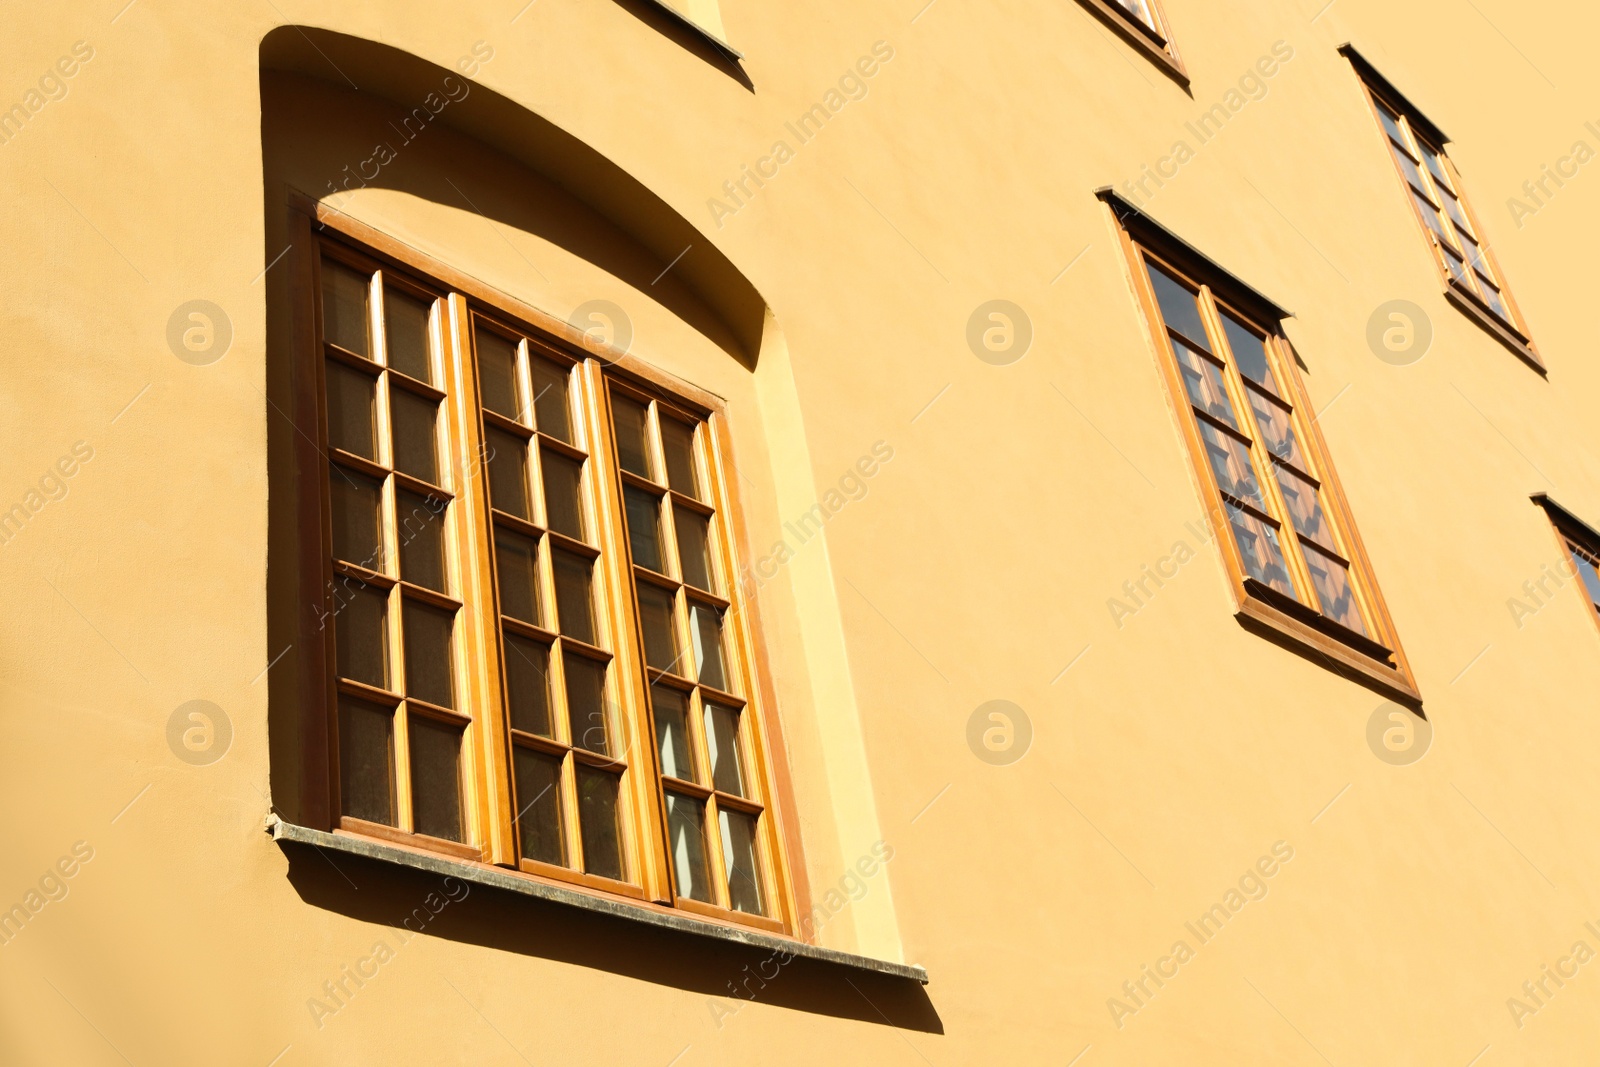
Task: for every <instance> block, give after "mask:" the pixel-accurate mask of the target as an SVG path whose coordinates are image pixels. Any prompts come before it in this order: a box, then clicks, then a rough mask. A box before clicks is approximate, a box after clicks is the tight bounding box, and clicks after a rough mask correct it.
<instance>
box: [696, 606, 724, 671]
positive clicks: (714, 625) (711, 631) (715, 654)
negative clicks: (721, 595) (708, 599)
mask: <svg viewBox="0 0 1600 1067" xmlns="http://www.w3.org/2000/svg"><path fill="white" fill-rule="evenodd" d="M689 636H690V637H691V638H692V639H693V640H694V670H695V680H696V681H698V682H699V683H700V684H701V685H709V686H711V687H712V688H713V689H720V690H722V691H723V692H727V691H728V678H727V672H726V671H725V670H724V669H723V665H722V611H721V610H720V609H718V608H713V607H708V606H706V605H704V604H692V605H691V606H690V608H689Z"/></svg>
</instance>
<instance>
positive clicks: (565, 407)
mask: <svg viewBox="0 0 1600 1067" xmlns="http://www.w3.org/2000/svg"><path fill="white" fill-rule="evenodd" d="M567 373H568V372H567V368H565V367H563V366H561V365H560V364H559V363H554V362H551V361H550V360H548V359H538V358H535V359H534V361H533V413H534V416H535V418H537V419H538V425H539V429H540V431H541V432H543V433H547V434H549V435H550V436H551V437H554V438H555V439H556V440H558V441H565V442H566V443H567V444H569V445H570V444H572V443H573V441H572V401H571V400H570V399H569V398H568V396H567Z"/></svg>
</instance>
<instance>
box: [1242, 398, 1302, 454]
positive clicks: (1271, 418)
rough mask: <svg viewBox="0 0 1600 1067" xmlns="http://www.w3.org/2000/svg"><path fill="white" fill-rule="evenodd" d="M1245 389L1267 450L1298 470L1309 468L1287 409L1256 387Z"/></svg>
mask: <svg viewBox="0 0 1600 1067" xmlns="http://www.w3.org/2000/svg"><path fill="white" fill-rule="evenodd" d="M1245 391H1246V392H1247V393H1249V394H1250V406H1251V408H1253V409H1254V410H1255V413H1256V425H1257V426H1259V427H1260V428H1261V438H1262V443H1263V444H1265V445H1266V446H1267V451H1268V452H1271V453H1272V454H1273V455H1274V456H1277V457H1278V458H1279V459H1283V460H1288V461H1289V462H1290V463H1292V464H1294V465H1295V466H1296V467H1298V468H1299V469H1300V470H1309V469H1310V468H1309V467H1308V466H1307V465H1306V458H1305V456H1304V455H1302V454H1301V452H1300V441H1299V439H1298V438H1297V437H1296V436H1295V432H1294V422H1293V420H1292V419H1291V418H1290V417H1289V409H1288V408H1286V407H1284V406H1283V405H1282V404H1281V403H1279V402H1277V401H1275V400H1272V399H1271V398H1269V397H1268V396H1266V395H1265V394H1264V393H1261V392H1259V391H1257V390H1256V389H1253V388H1247V389H1246V390H1245Z"/></svg>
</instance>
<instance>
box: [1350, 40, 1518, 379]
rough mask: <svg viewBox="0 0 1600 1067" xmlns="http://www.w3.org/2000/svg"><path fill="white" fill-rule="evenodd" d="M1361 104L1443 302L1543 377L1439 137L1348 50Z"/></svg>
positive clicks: (1424, 118)
mask: <svg viewBox="0 0 1600 1067" xmlns="http://www.w3.org/2000/svg"><path fill="white" fill-rule="evenodd" d="M1343 51H1344V54H1345V55H1346V56H1347V57H1349V59H1350V60H1351V63H1352V65H1353V66H1354V67H1355V69H1356V72H1357V73H1358V74H1359V75H1360V76H1361V82H1362V85H1363V86H1364V87H1365V90H1366V96H1367V101H1368V103H1369V104H1370V105H1371V107H1372V113H1373V115H1374V116H1375V117H1376V119H1377V121H1378V126H1379V128H1380V129H1381V130H1382V131H1383V135H1384V141H1385V143H1386V144H1387V146H1388V149H1389V155H1390V157H1391V158H1393V160H1394V164H1395V167H1396V170H1397V172H1398V174H1399V177H1400V181H1401V183H1402V185H1403V186H1404V188H1405V193H1406V198H1407V199H1408V200H1409V201H1410V203H1411V206H1412V208H1413V209H1414V211H1415V213H1416V216H1417V219H1418V220H1419V221H1420V222H1421V224H1422V232H1423V236H1424V238H1425V239H1426V240H1427V242H1428V245H1429V247H1430V248H1431V249H1432V250H1433V256H1434V262H1435V264H1436V265H1437V267H1438V268H1439V272H1440V276H1441V278H1442V279H1443V281H1444V283H1445V292H1446V295H1447V296H1449V297H1450V299H1451V302H1452V303H1454V304H1455V305H1456V306H1457V307H1459V308H1461V309H1462V310H1463V311H1464V312H1466V313H1467V315H1468V316H1469V317H1471V318H1473V319H1474V320H1475V321H1477V322H1478V323H1479V325H1481V326H1483V327H1484V328H1486V329H1488V330H1489V332H1490V333H1491V334H1493V335H1494V336H1495V337H1496V338H1497V339H1498V340H1500V341H1501V343H1503V344H1505V345H1506V346H1507V347H1509V348H1510V349H1511V350H1512V351H1513V352H1515V353H1516V354H1517V355H1518V356H1519V357H1521V358H1522V359H1524V360H1526V361H1527V362H1529V363H1530V364H1532V365H1533V366H1534V367H1535V368H1537V369H1538V370H1540V371H1543V369H1544V364H1543V362H1542V361H1541V360H1540V358H1539V355H1538V351H1537V349H1535V348H1534V345H1533V341H1532V339H1531V338H1530V337H1529V334H1528V328H1527V325H1526V324H1525V323H1524V322H1523V320H1522V315H1521V312H1519V311H1518V309H1517V306H1516V302H1515V301H1514V300H1513V299H1512V298H1511V294H1510V293H1509V292H1508V291H1507V290H1506V284H1505V281H1504V279H1503V276H1502V274H1501V272H1500V265H1499V264H1498V263H1497V262H1496V261H1495V258H1494V253H1493V252H1492V251H1491V250H1490V248H1489V246H1488V243H1487V242H1486V241H1485V240H1484V238H1483V235H1482V230H1481V229H1480V227H1479V226H1478V224H1477V216H1475V215H1474V214H1473V212H1472V209H1471V207H1470V206H1469V205H1468V204H1467V201H1466V198H1465V195H1464V194H1463V193H1462V191H1461V175H1460V174H1459V173H1458V172H1457V171H1456V167H1455V164H1454V163H1452V162H1451V161H1450V157H1449V156H1447V155H1446V154H1445V150H1444V146H1445V144H1446V142H1447V140H1448V139H1447V138H1446V137H1445V135H1444V133H1443V131H1441V130H1440V129H1439V128H1438V127H1437V126H1435V125H1434V124H1433V123H1432V122H1430V121H1428V119H1427V118H1426V116H1424V115H1423V114H1422V113H1421V111H1419V110H1418V109H1417V108H1416V106H1415V105H1413V104H1411V103H1410V102H1409V101H1408V100H1407V99H1406V98H1405V97H1404V96H1402V95H1401V94H1400V93H1399V91H1398V90H1396V89H1395V88H1394V86H1393V85H1391V84H1390V83H1389V82H1388V81H1387V80H1386V79H1385V78H1384V77H1383V76H1382V75H1380V74H1378V72H1377V71H1376V70H1374V69H1373V67H1372V65H1371V64H1369V63H1368V62H1367V61H1366V60H1365V59H1363V58H1362V57H1361V56H1360V54H1359V53H1357V52H1356V51H1355V50H1354V49H1352V48H1350V47H1349V46H1346V47H1345V48H1344V49H1343Z"/></svg>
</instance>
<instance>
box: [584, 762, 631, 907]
mask: <svg viewBox="0 0 1600 1067" xmlns="http://www.w3.org/2000/svg"><path fill="white" fill-rule="evenodd" d="M621 782H622V778H621V776H620V775H615V774H608V773H606V772H605V771H598V770H595V769H594V768H593V767H585V766H583V765H582V764H580V765H579V766H578V829H579V831H580V832H581V834H582V836H583V869H584V870H585V871H588V872H589V873H590V874H598V875H600V876H601V877H602V878H615V879H617V880H618V881H621V880H622V879H624V878H625V877H626V873H625V871H624V869H623V865H622V832H621V828H620V827H619V826H618V818H619V817H620V815H621V812H620V810H619V809H620V807H621V805H619V804H618V802H617V792H618V787H619V786H620V785H621Z"/></svg>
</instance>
